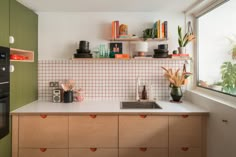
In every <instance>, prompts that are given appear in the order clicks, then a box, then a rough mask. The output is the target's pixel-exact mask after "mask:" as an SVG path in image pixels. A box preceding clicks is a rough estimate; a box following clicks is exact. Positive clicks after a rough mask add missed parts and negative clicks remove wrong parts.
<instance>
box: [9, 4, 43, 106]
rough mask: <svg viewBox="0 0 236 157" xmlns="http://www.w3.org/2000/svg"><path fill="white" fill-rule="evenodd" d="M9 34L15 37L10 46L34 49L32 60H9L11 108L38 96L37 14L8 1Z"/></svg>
mask: <svg viewBox="0 0 236 157" xmlns="http://www.w3.org/2000/svg"><path fill="white" fill-rule="evenodd" d="M10 35H11V36H13V37H14V38H15V43H14V44H11V45H10V47H11V48H17V49H23V50H30V51H34V56H35V58H34V62H33V63H27V62H11V64H13V65H14V66H15V71H14V72H13V73H11V80H10V82H11V87H10V89H11V97H10V104H11V106H10V107H11V110H14V109H16V108H19V107H21V106H23V105H25V104H27V103H30V102H32V101H34V100H37V98H38V83H37V80H38V62H37V61H38V15H37V14H35V13H34V12H33V11H32V10H30V9H28V8H26V7H25V6H23V5H22V4H20V3H19V2H17V1H16V0H11V1H10Z"/></svg>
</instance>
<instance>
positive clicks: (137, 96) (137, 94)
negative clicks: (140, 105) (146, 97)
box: [135, 77, 140, 101]
mask: <svg viewBox="0 0 236 157" xmlns="http://www.w3.org/2000/svg"><path fill="white" fill-rule="evenodd" d="M139 86H140V79H139V77H137V79H136V93H135V94H136V100H137V101H140V97H139Z"/></svg>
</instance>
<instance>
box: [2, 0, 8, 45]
mask: <svg viewBox="0 0 236 157" xmlns="http://www.w3.org/2000/svg"><path fill="white" fill-rule="evenodd" d="M9 2H10V1H9V0H0V46H6V47H9V20H10V12H9Z"/></svg>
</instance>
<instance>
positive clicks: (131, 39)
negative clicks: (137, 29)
mask: <svg viewBox="0 0 236 157" xmlns="http://www.w3.org/2000/svg"><path fill="white" fill-rule="evenodd" d="M167 40H168V39H167V38H154V39H152V38H148V39H147V40H144V38H117V39H111V40H110V41H167Z"/></svg>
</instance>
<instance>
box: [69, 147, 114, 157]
mask: <svg viewBox="0 0 236 157" xmlns="http://www.w3.org/2000/svg"><path fill="white" fill-rule="evenodd" d="M69 157H118V149H110V148H109V149H102V148H83V149H70V150H69Z"/></svg>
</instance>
